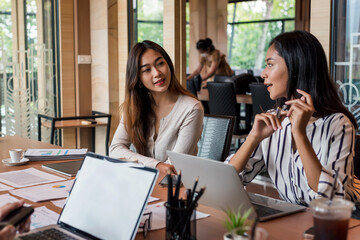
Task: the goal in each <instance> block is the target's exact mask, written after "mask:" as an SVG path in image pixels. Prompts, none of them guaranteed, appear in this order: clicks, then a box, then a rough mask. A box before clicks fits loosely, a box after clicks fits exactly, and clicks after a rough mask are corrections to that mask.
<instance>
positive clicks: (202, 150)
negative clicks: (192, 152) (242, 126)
mask: <svg viewBox="0 0 360 240" xmlns="http://www.w3.org/2000/svg"><path fill="white" fill-rule="evenodd" d="M233 128H234V117H231V116H215V115H207V114H206V115H205V117H204V120H203V130H202V133H201V138H200V140H199V142H198V154H197V156H198V157H203V158H208V159H212V160H217V161H224V160H225V159H226V157H227V156H228V155H229V151H230V146H231V138H232V134H233Z"/></svg>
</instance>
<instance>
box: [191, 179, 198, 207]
mask: <svg viewBox="0 0 360 240" xmlns="http://www.w3.org/2000/svg"><path fill="white" fill-rule="evenodd" d="M198 182H199V177H197V178H196V179H195V183H194V186H193V189H192V192H191V198H190V201H191V202H192V201H193V198H194V194H195V191H196V186H197V184H198Z"/></svg>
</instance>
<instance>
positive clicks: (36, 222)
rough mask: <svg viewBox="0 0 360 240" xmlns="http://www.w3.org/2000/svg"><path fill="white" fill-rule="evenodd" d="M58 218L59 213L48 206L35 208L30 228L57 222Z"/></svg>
mask: <svg viewBox="0 0 360 240" xmlns="http://www.w3.org/2000/svg"><path fill="white" fill-rule="evenodd" d="M58 218H59V214H57V213H56V212H54V211H51V210H50V209H48V208H46V207H38V208H35V209H34V212H33V214H32V215H31V224H30V230H32V229H35V228H40V227H44V226H47V225H51V224H56V223H57V220H58Z"/></svg>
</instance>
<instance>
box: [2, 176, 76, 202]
mask: <svg viewBox="0 0 360 240" xmlns="http://www.w3.org/2000/svg"><path fill="white" fill-rule="evenodd" d="M73 183H74V180H68V181H64V182H56V183H50V184H45V185H40V186H34V187H28V188H20V189H15V190H11V191H9V192H10V193H11V194H12V195H16V196H19V197H22V198H26V199H29V200H30V201H33V202H41V201H47V200H52V199H59V198H66V197H67V196H68V195H69V192H70V189H71V187H72V185H73Z"/></svg>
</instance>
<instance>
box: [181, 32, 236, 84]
mask: <svg viewBox="0 0 360 240" xmlns="http://www.w3.org/2000/svg"><path fill="white" fill-rule="evenodd" d="M196 49H197V50H198V51H199V53H200V57H201V58H200V64H199V66H198V67H197V68H196V70H195V71H194V72H193V73H191V74H190V75H189V76H188V77H186V80H190V79H192V78H194V77H195V76H197V75H199V74H200V73H201V70H202V69H203V67H206V73H205V74H202V75H201V79H202V81H206V80H210V79H212V77H213V76H214V75H222V76H232V75H234V72H233V70H231V68H230V66H229V64H228V63H227V62H226V59H225V58H226V56H225V54H222V53H221V52H220V51H219V50H217V49H215V46H214V45H213V43H212V40H211V39H210V38H206V39H201V40H199V41H198V42H197V43H196Z"/></svg>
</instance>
